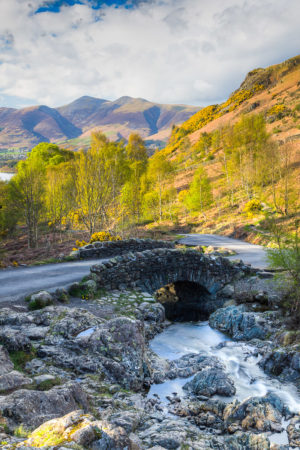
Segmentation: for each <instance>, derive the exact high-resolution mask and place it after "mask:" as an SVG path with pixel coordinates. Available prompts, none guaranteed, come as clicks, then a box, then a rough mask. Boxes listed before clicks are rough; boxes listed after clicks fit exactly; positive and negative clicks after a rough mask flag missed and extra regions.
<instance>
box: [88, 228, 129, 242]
mask: <svg viewBox="0 0 300 450" xmlns="http://www.w3.org/2000/svg"><path fill="white" fill-rule="evenodd" d="M121 240H122V238H121V237H120V236H114V235H113V234H111V233H110V232H109V231H98V232H97V233H94V234H92V236H91V239H90V244H92V243H93V242H97V241H121Z"/></svg>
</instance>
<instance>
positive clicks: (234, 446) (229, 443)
mask: <svg viewBox="0 0 300 450" xmlns="http://www.w3.org/2000/svg"><path fill="white" fill-rule="evenodd" d="M270 448H271V447H270V441H269V439H268V438H267V436H266V435H264V434H254V433H236V434H235V435H234V436H230V437H227V438H225V449H230V450H242V449H243V450H244V449H245V450H269V449H270Z"/></svg>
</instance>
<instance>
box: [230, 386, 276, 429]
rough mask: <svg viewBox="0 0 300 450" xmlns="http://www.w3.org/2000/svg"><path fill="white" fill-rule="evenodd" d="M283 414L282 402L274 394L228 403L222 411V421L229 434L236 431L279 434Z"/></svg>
mask: <svg viewBox="0 0 300 450" xmlns="http://www.w3.org/2000/svg"><path fill="white" fill-rule="evenodd" d="M283 413H284V406H283V404H282V401H281V400H280V399H279V397H277V396H276V395H275V394H269V395H266V396H265V397H249V398H246V399H245V400H243V401H242V402H239V401H238V400H235V401H234V402H232V403H229V404H228V405H227V406H226V408H225V409H224V414H223V419H224V422H225V427H226V428H227V430H228V431H229V432H230V433H234V432H235V431H238V430H243V431H245V430H246V431H247V430H255V431H259V432H266V431H273V432H278V433H280V432H281V431H282V425H281V421H282V414H283Z"/></svg>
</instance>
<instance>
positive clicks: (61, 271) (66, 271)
mask: <svg viewBox="0 0 300 450" xmlns="http://www.w3.org/2000/svg"><path fill="white" fill-rule="evenodd" d="M100 261H104V260H103V259H89V260H82V261H71V262H66V263H58V264H45V265H43V266H34V267H18V268H13V269H3V270H0V302H6V301H9V300H23V299H24V298H25V297H26V295H28V294H31V293H33V292H36V291H39V290H44V289H45V290H50V291H51V290H52V289H55V288H57V287H68V286H69V285H70V284H72V283H74V282H75V281H80V280H81V279H82V278H83V277H84V276H85V275H88V274H89V273H90V267H91V266H92V265H93V264H97V263H99V262H100Z"/></svg>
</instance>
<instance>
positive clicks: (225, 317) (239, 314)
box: [209, 305, 269, 341]
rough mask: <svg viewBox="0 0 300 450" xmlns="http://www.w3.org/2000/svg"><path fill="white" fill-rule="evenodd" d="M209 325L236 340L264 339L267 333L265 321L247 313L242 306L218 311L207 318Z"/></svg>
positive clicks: (258, 316) (254, 314)
mask: <svg viewBox="0 0 300 450" xmlns="http://www.w3.org/2000/svg"><path fill="white" fill-rule="evenodd" d="M209 324H210V326H211V327H213V328H217V329H218V330H220V331H222V332H223V333H226V334H228V335H229V336H232V337H233V338H234V339H236V340H245V341H249V340H251V339H265V337H266V335H267V333H268V332H269V326H268V323H267V320H266V319H265V318H264V317H263V316H262V315H259V314H258V313H253V312H247V310H246V308H245V306H244V305H240V306H228V307H226V308H220V309H218V310H217V311H215V312H214V313H213V314H212V315H211V316H210V317H209Z"/></svg>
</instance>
